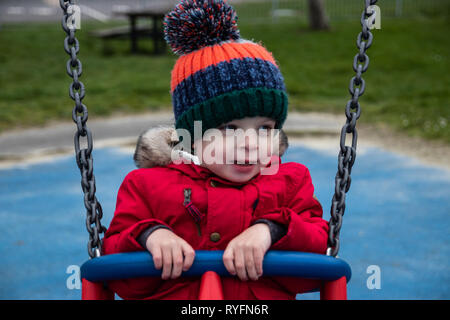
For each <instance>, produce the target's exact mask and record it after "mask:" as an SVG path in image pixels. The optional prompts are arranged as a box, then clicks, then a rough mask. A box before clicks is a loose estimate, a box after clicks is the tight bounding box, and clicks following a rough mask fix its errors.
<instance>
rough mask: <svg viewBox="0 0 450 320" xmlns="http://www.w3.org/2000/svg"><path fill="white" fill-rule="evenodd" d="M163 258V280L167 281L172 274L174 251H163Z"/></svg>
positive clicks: (167, 249)
mask: <svg viewBox="0 0 450 320" xmlns="http://www.w3.org/2000/svg"><path fill="white" fill-rule="evenodd" d="M162 257H163V261H162V264H163V271H162V274H161V278H162V279H163V280H167V279H169V277H170V274H171V273H172V249H171V248H170V247H169V248H165V249H162Z"/></svg>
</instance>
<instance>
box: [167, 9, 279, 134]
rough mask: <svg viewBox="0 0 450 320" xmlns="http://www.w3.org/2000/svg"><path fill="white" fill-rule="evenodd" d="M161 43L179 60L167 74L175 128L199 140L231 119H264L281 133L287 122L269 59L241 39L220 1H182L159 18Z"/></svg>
mask: <svg viewBox="0 0 450 320" xmlns="http://www.w3.org/2000/svg"><path fill="white" fill-rule="evenodd" d="M163 23H164V34H165V40H166V41H167V43H168V44H169V46H170V47H171V48H172V51H173V52H174V53H175V54H177V55H179V56H180V57H179V58H178V60H177V61H176V63H175V66H174V68H173V70H172V78H171V95H172V103H173V111H174V114H175V128H177V129H179V128H183V129H186V130H188V131H189V132H190V133H191V137H193V136H194V121H202V135H203V133H204V132H205V131H206V130H207V129H210V128H217V127H219V126H220V125H221V124H223V123H226V122H229V121H231V120H233V119H241V118H245V117H254V116H265V117H269V118H272V119H274V120H275V121H276V125H275V128H278V129H281V128H282V126H283V123H284V121H285V120H286V116H287V106H288V97H287V94H286V88H285V85H284V79H283V76H282V75H281V72H280V70H279V68H278V66H277V63H276V62H275V59H274V58H273V56H272V54H271V53H270V52H268V51H267V49H266V48H264V47H263V46H262V45H260V44H257V43H254V42H252V41H249V40H245V39H242V38H241V37H240V34H239V30H238V27H237V15H236V12H235V11H234V9H233V7H231V6H230V5H229V4H228V3H227V2H226V1H225V0H182V1H180V2H179V3H178V4H177V5H176V6H175V8H174V9H173V10H172V11H171V12H169V13H168V14H167V15H166V16H165V18H164V22H163Z"/></svg>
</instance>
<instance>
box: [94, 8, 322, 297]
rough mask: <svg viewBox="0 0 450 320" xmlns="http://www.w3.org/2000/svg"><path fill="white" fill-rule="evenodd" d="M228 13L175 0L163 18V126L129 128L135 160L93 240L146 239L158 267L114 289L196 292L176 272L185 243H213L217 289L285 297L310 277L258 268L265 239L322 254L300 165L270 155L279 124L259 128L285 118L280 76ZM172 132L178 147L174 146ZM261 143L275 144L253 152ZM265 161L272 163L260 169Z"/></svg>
mask: <svg viewBox="0 0 450 320" xmlns="http://www.w3.org/2000/svg"><path fill="white" fill-rule="evenodd" d="M236 20H237V17H236V13H235V11H234V10H233V8H232V7H231V6H229V5H228V4H227V3H226V2H225V1H224V0H182V1H181V2H180V3H179V4H178V5H177V6H176V7H175V8H174V9H173V11H171V12H170V13H169V14H167V16H166V18H165V20H164V25H165V35H166V40H167V42H168V43H169V45H170V46H171V48H172V49H173V51H174V52H175V53H177V54H179V55H180V57H179V58H178V60H177V62H176V64H175V67H174V69H173V71H172V81H171V94H172V100H173V107H174V114H175V128H173V127H164V126H160V127H157V128H153V129H150V130H149V131H147V132H146V133H144V134H143V135H141V137H140V138H139V141H138V145H137V148H136V152H135V156H134V159H135V162H136V164H137V166H138V167H139V169H137V170H134V171H132V172H130V173H129V174H128V175H127V176H126V178H125V179H124V181H123V183H122V185H121V186H120V189H119V192H118V197H117V204H116V210H115V214H114V218H113V220H112V221H111V225H110V227H109V229H108V231H107V233H106V235H105V239H104V243H103V253H104V254H112V253H119V252H130V251H139V250H148V251H149V252H150V253H151V254H152V256H153V260H154V264H155V266H156V268H158V269H161V278H140V279H126V280H116V281H111V282H110V283H109V285H110V287H111V289H112V290H114V291H115V292H116V293H117V294H118V295H119V296H121V297H122V298H124V299H197V297H198V292H199V284H200V279H199V278H192V277H182V276H181V274H182V272H183V271H186V270H188V269H189V268H190V267H191V265H192V263H193V261H194V259H195V250H224V254H223V263H224V265H225V267H226V269H227V270H228V271H229V273H230V274H231V275H233V276H230V277H223V278H222V286H223V293H224V297H225V299H269V300H270V299H294V298H295V296H296V294H297V293H300V292H305V291H309V290H311V289H313V288H315V287H317V285H318V283H317V282H315V281H312V280H305V279H294V278H288V277H267V276H264V270H263V268H262V265H263V260H264V255H265V253H266V252H267V251H268V250H269V249H270V250H272V249H273V250H293V251H308V252H317V253H325V251H326V247H327V238H328V224H327V222H326V221H325V220H323V219H322V207H321V205H320V203H319V202H318V201H317V200H316V198H315V196H314V194H313V193H314V187H313V185H312V182H311V177H310V174H309V171H308V169H307V168H306V167H305V166H303V165H301V164H298V163H294V162H289V163H283V164H282V163H281V159H280V156H281V155H282V154H283V153H284V151H285V150H286V148H287V138H286V136H285V135H284V133H283V131H279V132H280V133H281V134H280V135H277V136H276V137H277V139H278V140H277V139H275V138H273V135H270V134H269V135H264V134H262V133H263V132H274V131H277V130H281V129H282V126H283V123H284V122H285V119H286V116H287V105H288V100H287V94H286V89H285V85H284V80H283V77H282V75H281V72H280V70H279V67H278V66H277V63H276V62H275V60H274V58H273V56H272V54H271V53H269V52H268V51H267V50H266V49H265V48H264V47H263V46H262V45H261V44H257V43H254V42H251V41H249V40H244V39H242V38H240V36H239V30H238V29H237V25H236ZM197 121H199V122H200V124H201V128H200V129H198V126H197V124H198V123H199V122H197ZM261 129H263V130H261ZM183 130H184V131H183ZM238 131H240V132H245V133H246V135H245V136H244V139H241V140H240V142H237V143H234V141H235V137H234V136H233V135H229V133H230V132H233V133H235V132H238ZM183 132H184V133H188V134H187V135H184V134H183V135H182V139H180V137H181V134H180V133H183ZM211 132H213V133H214V134H210V133H211ZM225 132H226V134H225ZM247 132H250V133H252V134H248V135H247ZM198 133H201V134H200V136H199V137H198ZM217 133H222V134H223V135H220V134H217ZM196 134H197V135H196ZM213 135H214V139H211V136H213ZM189 136H190V137H194V140H189V139H188V138H189ZM186 137H188V138H186ZM181 140H182V142H183V146H184V150H185V151H184V152H181V153H177V152H175V150H174V149H176V148H174V146H175V145H178V144H179V143H180V141H181ZM238 140H239V139H238ZM187 142H188V143H187ZM192 142H193V143H192ZM278 144H279V145H278ZM191 147H193V149H194V155H192V154H190V153H188V152H186V149H187V150H188V151H190V150H189V149H190V148H191ZM266 147H267V150H272V151H273V150H275V151H273V153H271V154H270V153H269V154H267V153H264V152H262V153H261V152H260V151H261V149H264V148H266ZM174 154H182V155H184V156H186V155H187V156H188V157H187V158H189V159H190V160H194V162H192V161H185V160H182V161H175V160H174V157H173V155H174ZM211 157H213V158H214V160H215V161H212V162H211V161H209V160H210V159H209V158H211ZM203 160H204V161H203ZM269 167H274V168H275V169H276V170H272V171H269V172H268V173H267V172H266V173H264V172H263V171H264V170H265V169H267V168H269ZM280 268H283V266H282V265H280Z"/></svg>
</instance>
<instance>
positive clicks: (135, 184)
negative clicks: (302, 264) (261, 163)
mask: <svg viewBox="0 0 450 320" xmlns="http://www.w3.org/2000/svg"><path fill="white" fill-rule="evenodd" d="M149 143H150V144H151V143H152V142H149ZM158 143H160V142H158ZM147 147H148V145H147ZM151 147H153V146H151ZM138 148H139V145H138ZM144 149H145V148H144ZM146 150H148V149H146ZM153 156H154V155H153ZM135 159H136V155H135ZM279 159H280V158H279ZM155 163H157V162H155ZM184 188H190V189H191V192H192V193H191V200H192V202H193V204H194V205H195V206H196V207H197V208H198V209H199V210H200V211H201V212H202V213H203V215H204V217H203V218H202V220H201V222H200V231H201V232H200V233H201V235H199V232H198V229H197V226H196V224H195V222H194V220H193V218H192V217H191V216H190V215H189V213H188V212H187V210H186V208H185V207H184V205H183V202H184V193H183V190H184ZM313 194H314V187H313V185H312V182H311V177H310V174H309V171H308V169H307V168H306V167H305V166H303V165H301V164H298V163H294V162H288V163H283V164H281V160H280V165H279V170H278V173H277V174H274V175H257V176H256V177H254V178H253V179H252V180H250V181H249V182H247V183H246V184H239V183H233V182H230V181H228V180H225V179H222V178H220V177H218V176H217V175H215V174H214V173H212V172H211V171H210V170H208V169H206V168H204V167H201V166H198V165H195V164H187V163H180V164H175V163H173V162H171V163H169V164H167V165H165V166H155V167H152V168H142V169H137V170H134V171H132V172H130V173H129V174H128V175H127V176H126V178H125V179H124V181H123V183H122V185H121V186H120V189H119V192H118V196H117V204H116V210H115V213H114V217H113V219H112V221H111V224H110V227H109V229H108V231H107V232H106V235H105V239H104V243H103V253H104V254H113V253H119V252H130V251H142V250H144V249H143V248H142V246H141V245H140V244H139V243H138V242H137V238H138V236H139V234H140V233H141V232H142V231H144V230H145V229H147V228H149V227H151V226H154V225H157V224H164V225H166V226H168V227H170V228H171V229H172V231H173V232H175V233H176V234H177V235H178V236H180V237H181V238H183V239H184V240H186V241H187V242H188V243H189V244H190V245H191V246H192V248H193V249H194V250H225V248H226V246H227V244H228V242H229V241H230V240H232V239H233V238H235V237H236V236H237V235H239V234H240V233H241V232H243V231H244V230H245V229H246V228H248V227H249V226H250V225H251V223H252V222H253V221H255V220H257V219H268V220H272V221H275V222H277V223H280V224H282V225H284V226H286V227H287V234H286V235H285V236H283V237H282V238H281V239H280V240H279V241H277V242H276V243H274V244H273V245H272V247H271V249H273V250H292V251H306V252H316V253H325V251H326V247H327V238H328V224H327V222H326V221H325V220H323V219H322V207H321V205H320V203H319V202H318V201H317V200H316V199H315V197H314V195H313ZM257 199H258V202H257V205H256V208H255V209H254V208H253V205H254V204H255V201H256V200H257ZM212 233H219V235H220V240H219V241H216V242H215V241H213V240H217V239H214V238H210V235H211V234H212ZM109 284H110V287H111V289H112V290H114V291H115V292H116V293H117V294H118V295H119V296H120V297H122V298H124V299H197V298H198V292H199V284H200V280H199V278H183V277H180V278H178V279H169V280H162V279H161V278H139V279H125V280H116V281H111V282H110V283H109ZM222 286H223V291H224V297H225V299H247V300H250V299H252V300H253V299H264V300H272V299H294V298H295V295H296V294H297V293H301V292H305V291H309V290H311V289H313V288H315V287H317V286H318V283H317V282H316V281H313V280H305V279H294V278H287V277H264V275H263V276H262V277H261V278H260V279H259V280H257V281H252V280H249V281H240V280H239V279H238V278H237V277H226V278H223V279H222Z"/></svg>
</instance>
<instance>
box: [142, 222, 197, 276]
mask: <svg viewBox="0 0 450 320" xmlns="http://www.w3.org/2000/svg"><path fill="white" fill-rule="evenodd" d="M146 247H147V250H148V251H150V253H151V254H152V256H153V263H154V264H155V268H156V269H161V267H162V269H163V271H162V274H161V278H162V279H163V280H167V279H169V278H171V279H175V278H178V277H179V276H180V275H181V272H182V271H187V270H189V268H190V267H191V266H192V263H193V262H194V257H195V251H194V249H192V247H191V246H190V245H189V243H187V242H186V241H185V240H183V239H182V238H180V237H179V236H177V235H176V234H175V233H173V232H172V231H170V230H167V229H157V230H155V231H153V232H152V233H151V234H150V236H149V237H148V238H147V242H146Z"/></svg>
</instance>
